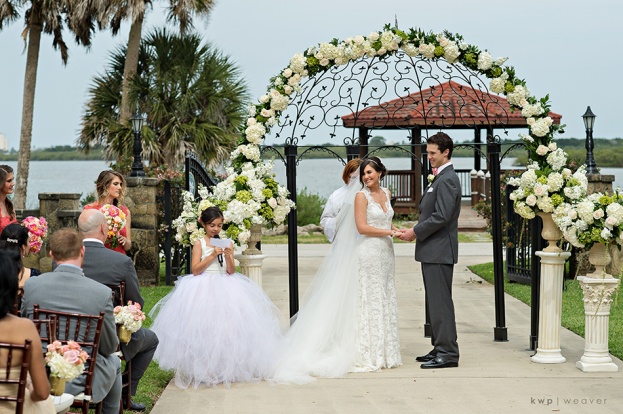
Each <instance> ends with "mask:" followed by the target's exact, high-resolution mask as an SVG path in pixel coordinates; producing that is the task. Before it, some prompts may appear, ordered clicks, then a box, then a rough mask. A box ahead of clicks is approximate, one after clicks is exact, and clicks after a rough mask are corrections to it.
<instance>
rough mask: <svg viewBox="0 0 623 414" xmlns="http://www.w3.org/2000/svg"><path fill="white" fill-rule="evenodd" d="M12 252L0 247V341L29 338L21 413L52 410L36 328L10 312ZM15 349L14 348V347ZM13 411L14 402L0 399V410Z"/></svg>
mask: <svg viewBox="0 0 623 414" xmlns="http://www.w3.org/2000/svg"><path fill="white" fill-rule="evenodd" d="M18 258H19V256H17V254H16V253H12V252H5V251H0V342H3V343H8V344H16V345H23V344H24V342H25V340H26V339H30V340H31V341H32V343H31V348H30V366H29V368H28V377H27V378H28V383H27V387H26V395H25V399H24V411H23V412H24V414H33V413H39V414H45V413H48V414H50V413H55V412H56V410H55V409H54V402H53V401H52V397H50V383H49V382H48V376H47V374H46V372H45V365H44V363H43V350H42V349H41V339H39V332H37V328H35V325H34V324H33V323H32V321H31V320H29V319H25V318H18V317H17V316H14V315H12V314H11V310H12V309H13V301H14V299H15V296H16V295H17V260H18ZM14 352H15V351H14ZM21 360H22V355H21V353H16V354H14V355H13V360H12V361H11V367H10V368H9V369H10V378H12V379H19V375H20V369H21V367H20V363H21ZM7 363H8V361H7V355H5V354H3V353H0V370H1V371H2V375H4V372H5V369H6V368H7ZM16 391H17V385H6V384H2V385H0V394H1V395H7V394H15V393H16ZM5 412H9V413H14V412H15V403H14V402H9V401H0V413H5Z"/></svg>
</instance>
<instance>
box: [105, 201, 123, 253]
mask: <svg viewBox="0 0 623 414" xmlns="http://www.w3.org/2000/svg"><path fill="white" fill-rule="evenodd" d="M100 211H101V212H102V213H104V216H106V223H107V224H108V236H107V238H106V243H109V244H110V246H111V247H112V248H113V249H114V248H115V247H117V246H119V239H118V235H119V232H120V231H121V229H122V228H124V227H125V213H124V212H123V211H122V210H121V209H120V208H119V207H115V206H113V205H112V204H104V205H103V206H102V207H101V208H100Z"/></svg>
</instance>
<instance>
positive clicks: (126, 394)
mask: <svg viewBox="0 0 623 414" xmlns="http://www.w3.org/2000/svg"><path fill="white" fill-rule="evenodd" d="M131 404H132V361H126V362H125V370H124V371H123V373H122V374H121V407H122V408H125V409H126V410H129V409H130V405H131Z"/></svg>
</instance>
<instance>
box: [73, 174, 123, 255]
mask: <svg viewBox="0 0 623 414" xmlns="http://www.w3.org/2000/svg"><path fill="white" fill-rule="evenodd" d="M95 189H96V191H97V201H96V202H94V203H91V204H87V205H86V206H84V208H85V209H95V210H99V209H101V208H102V207H103V206H105V205H106V204H110V205H113V206H115V207H118V208H119V209H120V210H121V211H123V213H124V214H125V227H123V228H122V229H121V230H120V231H119V234H118V236H117V239H118V240H119V244H118V245H117V246H115V247H113V246H111V245H110V243H106V244H105V246H106V247H107V248H109V249H111V250H114V251H116V252H119V253H123V254H126V252H127V251H129V250H130V249H131V248H132V238H131V237H130V228H131V227H132V218H131V216H130V210H129V209H128V208H127V207H126V206H124V205H123V204H122V203H123V198H124V197H125V194H126V191H127V185H126V182H125V178H124V177H123V175H121V174H119V173H118V172H116V171H113V170H105V171H102V172H101V173H100V175H99V176H98V177H97V181H96V182H95Z"/></svg>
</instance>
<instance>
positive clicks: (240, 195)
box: [236, 190, 253, 203]
mask: <svg viewBox="0 0 623 414" xmlns="http://www.w3.org/2000/svg"><path fill="white" fill-rule="evenodd" d="M252 199H253V195H252V194H251V192H250V191H248V190H241V191H238V192H237V193H236V200H238V201H240V202H241V203H247V202H248V201H250V200H252Z"/></svg>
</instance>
